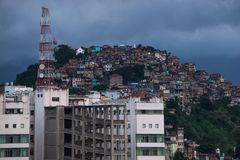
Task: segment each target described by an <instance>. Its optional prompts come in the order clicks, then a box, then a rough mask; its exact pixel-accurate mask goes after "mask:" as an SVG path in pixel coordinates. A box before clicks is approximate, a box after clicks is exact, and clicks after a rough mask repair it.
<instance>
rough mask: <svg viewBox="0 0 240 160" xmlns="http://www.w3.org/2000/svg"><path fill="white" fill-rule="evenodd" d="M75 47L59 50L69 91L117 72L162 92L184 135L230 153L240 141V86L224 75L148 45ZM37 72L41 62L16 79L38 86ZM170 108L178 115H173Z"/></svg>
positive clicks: (99, 83) (171, 119)
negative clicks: (76, 48) (182, 60)
mask: <svg viewBox="0 0 240 160" xmlns="http://www.w3.org/2000/svg"><path fill="white" fill-rule="evenodd" d="M75 51H76V50H75V49H73V48H71V47H69V46H67V45H59V46H58V47H57V48H56V49H55V58H56V62H55V66H56V68H57V69H56V72H57V73H58V74H59V75H64V76H65V75H67V78H66V77H64V79H61V81H62V82H64V83H67V85H68V86H69V87H70V91H71V93H74V94H85V93H87V92H88V91H89V90H92V89H94V90H105V89H107V88H109V77H110V76H111V75H112V74H119V75H120V76H122V78H123V84H122V85H125V86H128V85H129V83H133V82H134V84H137V87H136V88H138V89H139V88H141V89H142V90H145V91H147V92H152V93H153V94H155V95H160V96H162V97H163V98H164V100H165V101H166V102H167V107H166V112H165V120H166V122H165V123H166V124H174V126H176V127H184V130H185V138H187V139H191V140H194V141H196V142H197V143H199V144H201V145H202V146H206V145H209V144H211V146H208V147H210V148H220V149H221V150H223V151H224V152H225V153H229V154H231V152H232V149H233V146H235V145H237V144H238V145H239V144H240V138H239V137H240V136H239V135H240V118H239V115H240V107H239V102H240V87H239V86H234V85H233V84H232V83H231V82H230V81H226V80H225V79H224V77H223V75H221V74H219V73H214V74H210V73H208V72H207V71H204V70H198V69H197V67H196V65H195V64H192V63H184V64H181V63H180V59H179V58H178V57H177V56H174V55H172V54H171V53H169V52H167V51H161V50H159V49H155V48H154V47H150V46H141V45H138V46H137V47H132V46H107V45H105V46H102V47H96V46H92V47H89V48H83V47H82V48H81V53H80V52H79V53H78V54H77V55H76V54H75ZM36 75H37V64H35V65H31V66H29V67H28V68H27V70H26V71H24V72H23V73H21V74H18V75H17V77H16V81H15V83H16V84H21V85H27V86H34V84H35V80H36ZM115 89H117V87H115ZM229 106H231V107H229ZM169 108H174V109H175V110H176V114H175V115H171V114H169V113H168V109H169ZM186 108H187V109H186Z"/></svg>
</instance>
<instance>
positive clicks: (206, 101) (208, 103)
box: [199, 95, 214, 110]
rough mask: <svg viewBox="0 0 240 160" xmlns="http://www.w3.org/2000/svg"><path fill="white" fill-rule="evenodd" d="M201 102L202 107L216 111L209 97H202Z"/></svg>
mask: <svg viewBox="0 0 240 160" xmlns="http://www.w3.org/2000/svg"><path fill="white" fill-rule="evenodd" d="M199 102H200V105H201V107H202V108H204V109H206V110H213V109H214V106H213V104H212V102H211V100H210V99H209V98H208V96H207V95H203V96H201V97H200V100H199Z"/></svg>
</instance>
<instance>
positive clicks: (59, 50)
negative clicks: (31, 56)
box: [15, 44, 75, 87]
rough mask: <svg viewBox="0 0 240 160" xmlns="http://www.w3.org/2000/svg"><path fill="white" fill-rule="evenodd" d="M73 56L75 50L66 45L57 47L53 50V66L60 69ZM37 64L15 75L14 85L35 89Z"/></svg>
mask: <svg viewBox="0 0 240 160" xmlns="http://www.w3.org/2000/svg"><path fill="white" fill-rule="evenodd" d="M74 56H75V50H74V49H72V48H71V47H69V46H68V45H64V44H62V45H59V46H57V47H56V48H55V49H54V57H55V60H56V61H55V66H56V68H59V67H62V66H63V65H64V64H65V63H67V62H68V60H69V59H71V58H73V57H74ZM37 70H38V64H32V65H30V66H28V68H27V70H26V71H24V72H22V73H19V74H17V76H16V80H15V84H16V85H25V86H28V87H35V81H36V79H37Z"/></svg>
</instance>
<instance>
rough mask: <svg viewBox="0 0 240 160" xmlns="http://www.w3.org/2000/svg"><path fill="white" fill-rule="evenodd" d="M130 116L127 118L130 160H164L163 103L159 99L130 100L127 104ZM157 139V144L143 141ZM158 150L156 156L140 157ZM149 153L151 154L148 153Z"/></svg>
mask: <svg viewBox="0 0 240 160" xmlns="http://www.w3.org/2000/svg"><path fill="white" fill-rule="evenodd" d="M127 105H128V109H129V110H130V116H129V117H128V120H129V124H130V129H129V131H130V132H128V134H130V137H131V145H130V146H131V158H130V159H131V160H143V159H149V160H155V159H160V160H164V159H165V156H164V147H165V145H164V136H163V135H164V115H163V102H162V101H160V99H155V100H149V101H141V100H140V99H130V101H129V102H128V104H127ZM152 137H153V138H155V139H156V137H157V139H158V140H157V142H150V141H148V140H147V141H144V142H142V139H150V138H152ZM151 149H154V150H158V152H157V153H158V155H157V156H154V155H141V153H142V152H143V151H142V150H146V151H144V153H146V152H149V154H152V152H151V151H148V150H151ZM150 152H151V153H150Z"/></svg>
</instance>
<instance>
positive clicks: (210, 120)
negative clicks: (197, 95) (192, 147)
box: [165, 99, 240, 155]
mask: <svg viewBox="0 0 240 160" xmlns="http://www.w3.org/2000/svg"><path fill="white" fill-rule="evenodd" d="M204 101H206V99H202V100H201V101H200V103H198V104H191V114H190V115H187V114H186V113H185V112H183V111H182V107H181V106H179V105H178V104H177V102H175V101H171V102H168V103H167V108H166V111H165V124H174V125H175V126H177V127H184V131H185V138H188V139H191V140H194V141H196V142H197V143H198V144H200V145H202V146H208V147H209V148H210V149H212V150H214V149H216V148H220V149H221V150H222V151H223V152H225V153H226V154H228V155H229V154H230V155H231V154H232V153H233V147H234V146H236V145H239V144H240V136H239V135H240V117H239V114H240V107H228V106H227V105H228V103H229V100H228V99H221V100H218V101H214V102H212V103H209V104H208V105H206V103H205V102H204ZM209 106H213V107H209ZM169 108H174V109H176V114H175V115H171V114H169V113H168V109H169Z"/></svg>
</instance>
